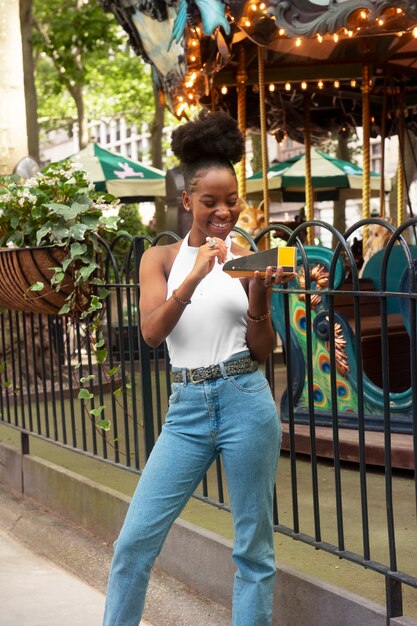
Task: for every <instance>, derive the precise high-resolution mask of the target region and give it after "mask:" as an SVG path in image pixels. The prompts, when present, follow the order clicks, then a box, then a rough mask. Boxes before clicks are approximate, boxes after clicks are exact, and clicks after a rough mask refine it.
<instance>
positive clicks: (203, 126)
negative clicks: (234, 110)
mask: <svg viewBox="0 0 417 626" xmlns="http://www.w3.org/2000/svg"><path fill="white" fill-rule="evenodd" d="M171 148H172V151H173V153H174V154H175V156H177V157H178V158H179V159H180V161H181V163H183V164H185V165H187V164H190V163H194V162H195V161H197V160H198V159H202V158H213V157H221V158H223V159H227V160H228V161H230V162H231V163H238V161H240V160H241V158H242V156H243V153H244V150H245V144H244V141H243V137H242V133H241V132H240V130H239V127H238V125H237V122H236V120H235V119H234V118H233V117H231V116H230V115H228V114H227V113H224V112H223V111H217V112H215V113H209V112H207V111H204V110H203V111H200V113H199V115H198V116H197V117H196V118H195V119H194V120H191V121H189V122H187V123H186V124H183V125H182V126H179V127H178V128H176V129H175V130H174V131H173V133H172V141H171Z"/></svg>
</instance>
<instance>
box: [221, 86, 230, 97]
mask: <svg viewBox="0 0 417 626" xmlns="http://www.w3.org/2000/svg"><path fill="white" fill-rule="evenodd" d="M220 91H221V92H222V94H223V95H226V94H227V92H228V91H229V90H228V88H227V87H226V85H223V87H222V88H221V89H220Z"/></svg>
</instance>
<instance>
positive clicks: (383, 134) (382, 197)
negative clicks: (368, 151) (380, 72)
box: [379, 80, 388, 217]
mask: <svg viewBox="0 0 417 626" xmlns="http://www.w3.org/2000/svg"><path fill="white" fill-rule="evenodd" d="M387 92H388V89H387V81H386V80H385V86H384V100H383V103H382V120H381V186H380V189H379V214H380V216H381V217H386V215H385V213H386V211H385V140H386V138H387Z"/></svg>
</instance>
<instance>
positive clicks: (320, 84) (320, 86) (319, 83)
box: [317, 80, 324, 89]
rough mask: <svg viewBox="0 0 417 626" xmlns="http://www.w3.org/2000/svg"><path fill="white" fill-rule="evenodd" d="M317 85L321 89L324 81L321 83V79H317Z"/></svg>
mask: <svg viewBox="0 0 417 626" xmlns="http://www.w3.org/2000/svg"><path fill="white" fill-rule="evenodd" d="M317 87H318V88H319V89H323V87H324V83H323V81H322V80H319V82H318V83H317Z"/></svg>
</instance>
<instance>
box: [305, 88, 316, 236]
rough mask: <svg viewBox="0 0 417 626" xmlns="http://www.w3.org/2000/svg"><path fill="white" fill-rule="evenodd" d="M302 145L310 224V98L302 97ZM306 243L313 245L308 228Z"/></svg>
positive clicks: (312, 217)
mask: <svg viewBox="0 0 417 626" xmlns="http://www.w3.org/2000/svg"><path fill="white" fill-rule="evenodd" d="M304 145H305V174H306V175H305V179H306V182H305V195H306V204H305V213H306V220H307V222H310V221H311V220H312V219H314V195H313V181H312V177H311V125H310V96H309V94H305V95H304ZM307 243H308V245H309V246H312V245H314V230H313V229H312V228H309V229H308V231H307Z"/></svg>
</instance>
